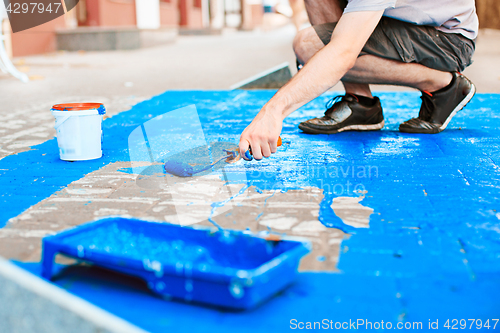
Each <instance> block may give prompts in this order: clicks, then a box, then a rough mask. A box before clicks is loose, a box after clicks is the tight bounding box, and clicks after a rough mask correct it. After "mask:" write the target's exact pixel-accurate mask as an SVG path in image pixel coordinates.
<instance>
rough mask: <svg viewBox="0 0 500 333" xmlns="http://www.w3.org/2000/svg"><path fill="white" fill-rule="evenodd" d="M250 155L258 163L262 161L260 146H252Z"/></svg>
mask: <svg viewBox="0 0 500 333" xmlns="http://www.w3.org/2000/svg"><path fill="white" fill-rule="evenodd" d="M252 155H253V158H255V159H256V160H257V161H260V160H261V159H262V149H261V147H260V144H258V143H256V144H252Z"/></svg>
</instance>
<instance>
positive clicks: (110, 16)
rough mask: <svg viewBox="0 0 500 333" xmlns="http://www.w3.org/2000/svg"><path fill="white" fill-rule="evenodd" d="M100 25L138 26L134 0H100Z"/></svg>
mask: <svg viewBox="0 0 500 333" xmlns="http://www.w3.org/2000/svg"><path fill="white" fill-rule="evenodd" d="M99 25H100V26H102V27H116V26H136V25H137V22H136V17H135V1H134V0H99Z"/></svg>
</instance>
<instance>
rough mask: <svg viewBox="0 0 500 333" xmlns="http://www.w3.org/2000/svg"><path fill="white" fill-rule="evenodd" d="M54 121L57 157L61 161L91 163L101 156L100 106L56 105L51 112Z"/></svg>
mask: <svg viewBox="0 0 500 333" xmlns="http://www.w3.org/2000/svg"><path fill="white" fill-rule="evenodd" d="M51 111H52V114H53V115H54V117H55V118H56V125H55V129H56V132H57V145H58V146H59V157H60V158H61V160H64V161H84V160H93V159H96V158H100V157H101V156H102V148H101V144H102V117H103V115H104V114H105V113H106V110H105V109H104V105H102V104H100V103H67V104H56V105H54V106H53V107H52V109H51Z"/></svg>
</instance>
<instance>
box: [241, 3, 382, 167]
mask: <svg viewBox="0 0 500 333" xmlns="http://www.w3.org/2000/svg"><path fill="white" fill-rule="evenodd" d="M383 13H384V11H383V10H380V11H376V12H371V11H367V12H352V13H346V14H344V15H342V17H341V18H340V20H339V22H338V23H337V26H336V27H335V30H334V31H333V34H332V39H331V41H330V43H328V45H326V46H325V47H324V48H323V49H321V50H320V51H319V52H318V53H316V54H315V55H314V56H313V57H312V58H311V60H309V62H308V63H307V64H306V65H305V66H304V67H303V68H302V69H301V70H300V71H299V72H298V73H297V75H295V76H294V77H293V78H292V79H291V80H290V81H289V82H288V83H287V84H286V85H284V86H283V87H282V88H281V89H280V90H278V92H277V93H276V95H274V96H273V98H271V100H269V102H267V103H266V105H264V107H263V108H262V110H261V111H260V112H259V113H258V114H257V116H256V117H255V118H254V120H253V121H252V123H250V125H248V127H247V128H246V129H245V130H244V131H243V133H242V134H241V137H240V144H239V147H240V155H241V156H242V157H243V156H244V154H245V152H246V151H247V150H248V148H249V147H251V148H252V154H253V156H254V157H255V159H257V160H260V159H262V157H263V156H264V157H269V156H271V153H275V152H276V149H277V142H278V137H279V135H280V133H281V127H282V123H283V119H285V118H286V117H287V116H288V115H289V114H290V113H292V112H293V111H295V110H297V109H298V108H300V107H301V106H302V105H304V104H306V103H308V102H310V101H311V100H313V99H314V98H316V97H318V96H319V95H321V94H322V93H324V92H325V91H327V90H328V89H330V88H331V87H333V86H334V85H335V84H337V82H339V81H340V79H341V78H342V77H343V76H344V75H345V73H347V71H349V70H350V69H351V68H352V67H353V66H354V64H355V62H356V59H357V57H358V55H359V53H360V52H361V50H362V48H363V46H364V45H365V44H366V41H367V40H368V38H369V37H370V36H371V34H372V33H373V31H374V30H375V27H376V26H377V24H378V22H379V21H380V18H381V17H382V14H383Z"/></svg>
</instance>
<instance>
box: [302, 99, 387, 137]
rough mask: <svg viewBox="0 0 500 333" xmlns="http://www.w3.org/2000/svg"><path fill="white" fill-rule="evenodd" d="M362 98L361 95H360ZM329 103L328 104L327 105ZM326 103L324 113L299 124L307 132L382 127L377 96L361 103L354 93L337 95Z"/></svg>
mask: <svg viewBox="0 0 500 333" xmlns="http://www.w3.org/2000/svg"><path fill="white" fill-rule="evenodd" d="M360 98H362V97H360ZM328 104H330V105H328ZM328 104H327V110H326V112H325V115H324V116H323V117H321V118H313V119H309V120H307V121H304V122H302V123H300V124H299V128H300V129H301V130H302V131H304V132H305V133H309V134H334V133H339V132H343V131H375V130H379V129H381V128H382V127H384V115H383V114H382V106H381V105H380V99H379V98H378V97H375V98H373V100H372V102H371V105H369V106H368V105H366V104H370V103H361V102H360V100H359V98H358V97H357V96H356V95H352V94H347V95H345V96H337V97H335V98H334V99H332V100H331V101H330V102H329V103H328Z"/></svg>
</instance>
